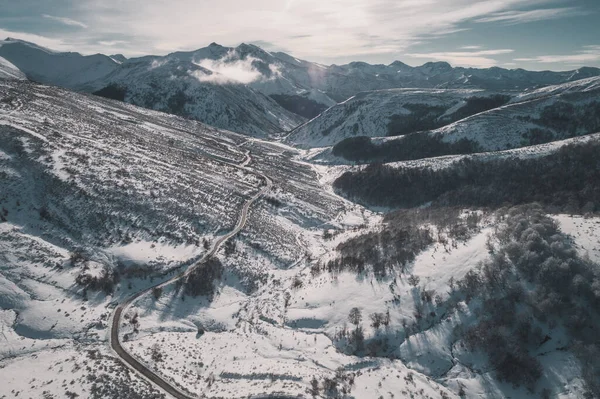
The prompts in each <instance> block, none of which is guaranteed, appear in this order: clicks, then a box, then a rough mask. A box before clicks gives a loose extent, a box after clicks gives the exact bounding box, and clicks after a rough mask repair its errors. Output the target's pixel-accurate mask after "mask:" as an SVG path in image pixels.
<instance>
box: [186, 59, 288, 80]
mask: <svg viewBox="0 0 600 399" xmlns="http://www.w3.org/2000/svg"><path fill="white" fill-rule="evenodd" d="M255 61H258V59H256V58H253V57H246V58H245V59H239V58H238V55H237V54H236V53H235V52H234V51H231V52H229V53H228V54H227V55H226V56H225V57H223V58H221V59H219V60H211V59H204V60H201V61H200V62H199V63H198V64H197V65H199V66H201V67H202V68H204V69H208V70H209V71H211V72H212V73H210V74H206V73H204V72H202V71H194V72H192V75H193V76H194V77H195V78H196V79H198V80H199V81H201V82H210V83H215V84H232V83H233V84H235V83H241V84H249V83H252V82H255V81H258V80H262V79H264V76H263V75H262V74H261V73H260V72H259V71H258V70H257V69H256V68H255V67H254V65H253V62H255ZM272 72H275V73H276V72H277V71H274V70H272Z"/></svg>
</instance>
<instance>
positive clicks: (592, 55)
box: [514, 45, 600, 66]
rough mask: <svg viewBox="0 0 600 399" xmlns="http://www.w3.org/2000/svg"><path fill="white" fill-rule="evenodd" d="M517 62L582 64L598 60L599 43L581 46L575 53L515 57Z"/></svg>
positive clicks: (599, 52) (599, 57) (599, 55)
mask: <svg viewBox="0 0 600 399" xmlns="http://www.w3.org/2000/svg"><path fill="white" fill-rule="evenodd" d="M514 61H517V62H538V63H541V64H561V63H563V64H568V65H576V66H578V65H584V64H585V63H591V62H598V61H600V45H592V46H583V47H582V49H581V50H580V51H578V52H577V53H575V54H567V55H538V56H536V57H527V58H515V59H514Z"/></svg>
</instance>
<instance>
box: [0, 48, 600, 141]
mask: <svg viewBox="0 0 600 399" xmlns="http://www.w3.org/2000/svg"><path fill="white" fill-rule="evenodd" d="M0 57H4V58H5V59H6V60H7V61H8V62H10V63H12V64H14V65H15V66H16V67H17V68H18V69H19V70H20V71H22V72H23V73H24V74H25V75H26V76H27V77H28V78H29V79H31V80H34V81H39V82H42V83H47V84H53V85H57V86H62V87H67V88H71V89H75V90H79V91H89V92H93V91H100V93H101V94H103V95H107V96H109V97H113V98H119V99H125V101H132V102H133V103H134V104H138V105H141V106H144V107H148V108H152V109H159V110H165V111H168V112H176V113H177V114H179V115H182V116H186V117H191V118H194V119H197V120H199V121H202V122H206V123H209V124H214V125H215V126H218V127H221V128H226V129H230V130H234V131H237V132H245V133H248V134H251V135H255V136H265V135H271V134H275V133H280V132H283V131H287V130H290V129H291V128H293V127H295V126H297V125H299V124H300V123H302V122H303V119H302V118H306V119H311V118H314V117H315V116H317V115H318V114H320V113H321V112H323V111H325V110H326V109H327V108H329V107H331V106H333V105H335V104H336V103H337V102H341V101H346V100H347V99H348V98H350V97H352V96H354V95H357V94H358V93H361V92H365V91H373V90H385V89H394V88H452V89H484V90H491V91H506V90H512V91H514V90H524V89H527V88H533V87H539V86H546V85H553V84H560V83H564V82H569V81H573V80H577V79H582V78H586V77H590V76H597V75H600V70H599V69H597V68H580V69H578V70H575V71H568V72H549V71H547V72H530V71H525V70H522V69H516V70H507V69H502V68H489V69H476V68H453V67H452V66H451V65H449V64H448V63H445V62H429V63H426V64H424V65H421V66H417V67H412V66H409V65H406V64H404V63H402V62H400V61H395V62H393V63H391V64H389V65H371V64H368V63H365V62H352V63H349V64H346V65H331V66H325V65H321V64H318V63H314V62H309V61H305V60H300V59H297V58H295V57H293V56H291V55H289V54H286V53H282V52H269V51H266V50H264V49H262V48H260V47H258V46H256V45H253V44H241V45H239V46H237V47H224V46H221V45H218V44H216V43H212V44H210V45H209V46H207V47H204V48H201V49H198V50H195V51H180V52H174V53H171V54H168V55H166V56H146V57H138V58H131V59H126V58H125V57H123V56H122V55H120V54H116V55H113V56H105V55H101V54H96V55H90V56H82V55H81V54H78V53H60V52H55V51H52V50H49V49H46V48H43V47H41V46H37V45H35V44H32V43H29V42H24V41H21V40H16V39H10V38H9V39H7V40H5V41H2V42H0ZM191 76H193V77H195V78H196V80H197V81H193V79H191V78H190V77H191Z"/></svg>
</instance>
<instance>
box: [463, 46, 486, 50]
mask: <svg viewBox="0 0 600 399" xmlns="http://www.w3.org/2000/svg"><path fill="white" fill-rule="evenodd" d="M460 49H461V50H479V49H481V46H462V47H460Z"/></svg>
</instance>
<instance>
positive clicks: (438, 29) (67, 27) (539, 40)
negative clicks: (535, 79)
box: [0, 0, 600, 70]
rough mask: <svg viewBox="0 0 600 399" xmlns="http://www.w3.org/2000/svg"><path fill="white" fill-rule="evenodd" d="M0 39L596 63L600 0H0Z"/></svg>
mask: <svg viewBox="0 0 600 399" xmlns="http://www.w3.org/2000/svg"><path fill="white" fill-rule="evenodd" d="M0 35H1V36H3V37H8V36H10V37H16V38H21V39H24V40H29V41H33V42H36V43H38V44H40V45H43V46H46V47H49V48H52V49H55V50H69V51H79V52H81V53H84V54H90V53H95V52H102V53H106V54H114V53H123V54H125V55H126V56H137V55H146V54H167V53H169V52H172V51H177V50H192V49H197V48H200V47H204V46H207V45H208V44H209V43H211V42H217V43H219V44H223V45H229V46H234V45H237V44H239V43H242V42H246V43H255V44H257V45H260V46H261V47H263V48H265V49H267V50H281V51H285V52H288V53H290V54H293V55H294V56H296V57H299V58H304V59H308V60H311V61H317V62H321V63H325V64H331V63H337V64H341V63H345V62H349V61H357V60H360V61H367V62H371V63H386V64H387V63H390V62H392V61H394V60H401V61H403V62H405V63H407V64H410V65H419V64H422V63H424V62H426V61H448V62H450V63H451V64H453V65H460V66H475V67H491V66H500V67H505V68H516V67H522V68H526V69H533V70H542V69H553V70H566V69H573V68H577V67H580V66H584V65H587V66H598V67H600V0H254V1H252V0H218V1H208V0H171V1H167V0H19V1H17V0H0Z"/></svg>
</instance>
